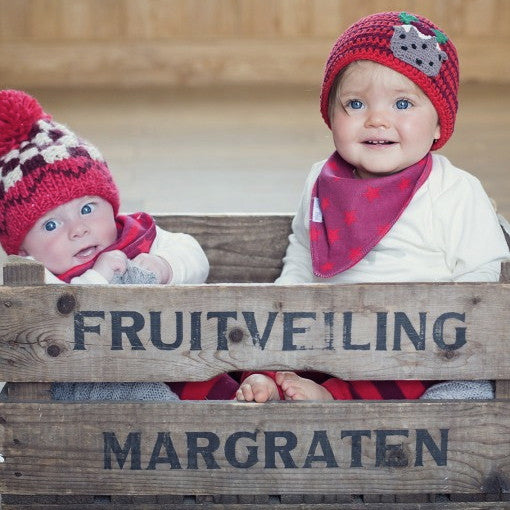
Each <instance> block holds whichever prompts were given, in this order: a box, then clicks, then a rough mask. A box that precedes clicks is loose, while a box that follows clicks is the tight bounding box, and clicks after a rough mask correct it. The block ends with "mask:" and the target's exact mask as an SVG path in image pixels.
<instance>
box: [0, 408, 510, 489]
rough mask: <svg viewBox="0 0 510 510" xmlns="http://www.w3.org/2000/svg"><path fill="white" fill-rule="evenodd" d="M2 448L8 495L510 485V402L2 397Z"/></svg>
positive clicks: (1, 485) (0, 481)
mask: <svg viewBox="0 0 510 510" xmlns="http://www.w3.org/2000/svg"><path fill="white" fill-rule="evenodd" d="M319 417H320V418H319ZM0 451H2V452H3V455H4V457H5V462H3V463H1V464H0V493H6V494H16V493H25V494H26V493H30V494H53V493H56V494H66V493H67V494H70V493H72V494H125V495H130V494H131V495H151V494H190V495H200V494H203V495H207V494H238V493H239V492H243V493H245V494H340V493H345V494H354V493H357V494H360V493H361V494H363V493H367V494H370V493H374V492H375V491H374V488H375V487H376V488H377V493H379V494H416V493H460V494H469V493H483V492H487V491H488V490H489V489H490V492H493V493H494V492H508V490H509V487H510V485H509V484H508V480H509V479H510V461H509V459H510V402H509V401H494V402H448V403H440V402H428V403H425V402H410V401H407V402H368V401H365V402H339V401H337V402H330V403H328V404H324V403H312V402H294V403H281V402H278V403H269V404H264V405H257V404H246V403H219V402H178V403H173V404H161V403H108V402H102V403H0ZM121 466H122V469H121ZM241 489H242V490H241Z"/></svg>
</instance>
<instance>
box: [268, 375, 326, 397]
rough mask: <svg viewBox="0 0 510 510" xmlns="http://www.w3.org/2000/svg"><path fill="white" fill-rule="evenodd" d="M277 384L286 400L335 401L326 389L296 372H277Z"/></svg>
mask: <svg viewBox="0 0 510 510" xmlns="http://www.w3.org/2000/svg"><path fill="white" fill-rule="evenodd" d="M276 384H277V385H278V386H280V388H281V389H282V391H283V393H284V394H285V400H333V396H332V395H331V393H330V392H329V391H328V390H327V389H326V388H324V387H323V386H321V385H320V384H317V383H316V382H313V381H312V380H310V379H305V378H304V377H300V376H299V375H297V374H296V373H294V372H276Z"/></svg>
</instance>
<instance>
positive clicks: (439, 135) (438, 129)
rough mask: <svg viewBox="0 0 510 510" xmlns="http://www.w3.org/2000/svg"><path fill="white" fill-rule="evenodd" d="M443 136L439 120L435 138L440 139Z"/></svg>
mask: <svg viewBox="0 0 510 510" xmlns="http://www.w3.org/2000/svg"><path fill="white" fill-rule="evenodd" d="M440 138H441V126H440V125H439V122H438V123H437V126H436V130H435V131H434V140H439V139H440Z"/></svg>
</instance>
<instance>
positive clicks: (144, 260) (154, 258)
mask: <svg viewBox="0 0 510 510" xmlns="http://www.w3.org/2000/svg"><path fill="white" fill-rule="evenodd" d="M132 262H133V264H135V265H137V266H138V267H140V268H142V269H146V270H147V271H151V272H152V273H154V274H155V275H156V278H157V283H161V284H165V283H168V282H170V281H172V276H173V272H172V268H171V267H170V264H169V263H168V262H167V261H166V260H165V259H164V258H162V257H159V256H158V255H151V254H150V253H140V255H137V256H136V257H135V258H134V259H133V260H132Z"/></svg>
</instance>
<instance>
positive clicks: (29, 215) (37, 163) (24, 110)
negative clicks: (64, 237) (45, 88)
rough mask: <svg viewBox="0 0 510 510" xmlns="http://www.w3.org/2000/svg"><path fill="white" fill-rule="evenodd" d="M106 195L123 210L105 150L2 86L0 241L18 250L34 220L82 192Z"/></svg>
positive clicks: (25, 96)
mask: <svg viewBox="0 0 510 510" xmlns="http://www.w3.org/2000/svg"><path fill="white" fill-rule="evenodd" d="M86 195H90V196H100V197H102V198H104V199H105V200H107V201H108V202H110V203H111V204H112V207H113V209H114V214H117V212H118V209H119V196H118V191H117V187H116V186H115V184H114V182H113V180H112V177H111V175H110V172H109V170H108V166H107V164H106V163H105V161H104V159H103V157H102V156H101V154H100V152H99V151H98V150H97V149H96V148H95V147H94V146H93V145H91V144H89V143H87V142H86V141H84V140H82V139H80V138H79V137H78V136H76V134H74V133H73V132H72V131H70V130H69V129H68V128H67V127H65V126H63V125H61V124H58V123H57V122H54V121H53V120H51V117H50V116H49V115H48V114H46V113H44V111H43V110H42V108H41V107H40V105H39V104H38V103H37V101H36V100H35V99H34V98H32V97H31V96H29V95H28V94H25V93H24V92H21V91H16V90H2V91H0V243H1V244H2V246H3V248H4V250H5V251H6V253H7V254H17V253H18V251H19V247H20V245H21V243H22V242H23V240H24V238H25V236H26V234H27V233H28V231H29V230H30V229H31V228H32V226H33V225H34V223H35V222H36V221H37V220H38V219H39V218H41V217H42V216H44V215H45V214H46V213H47V212H49V211H51V210H52V209H54V208H55V207H58V206H59V205H62V204H64V203H66V202H68V201H70V200H73V199H75V198H79V197H81V196H86Z"/></svg>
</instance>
